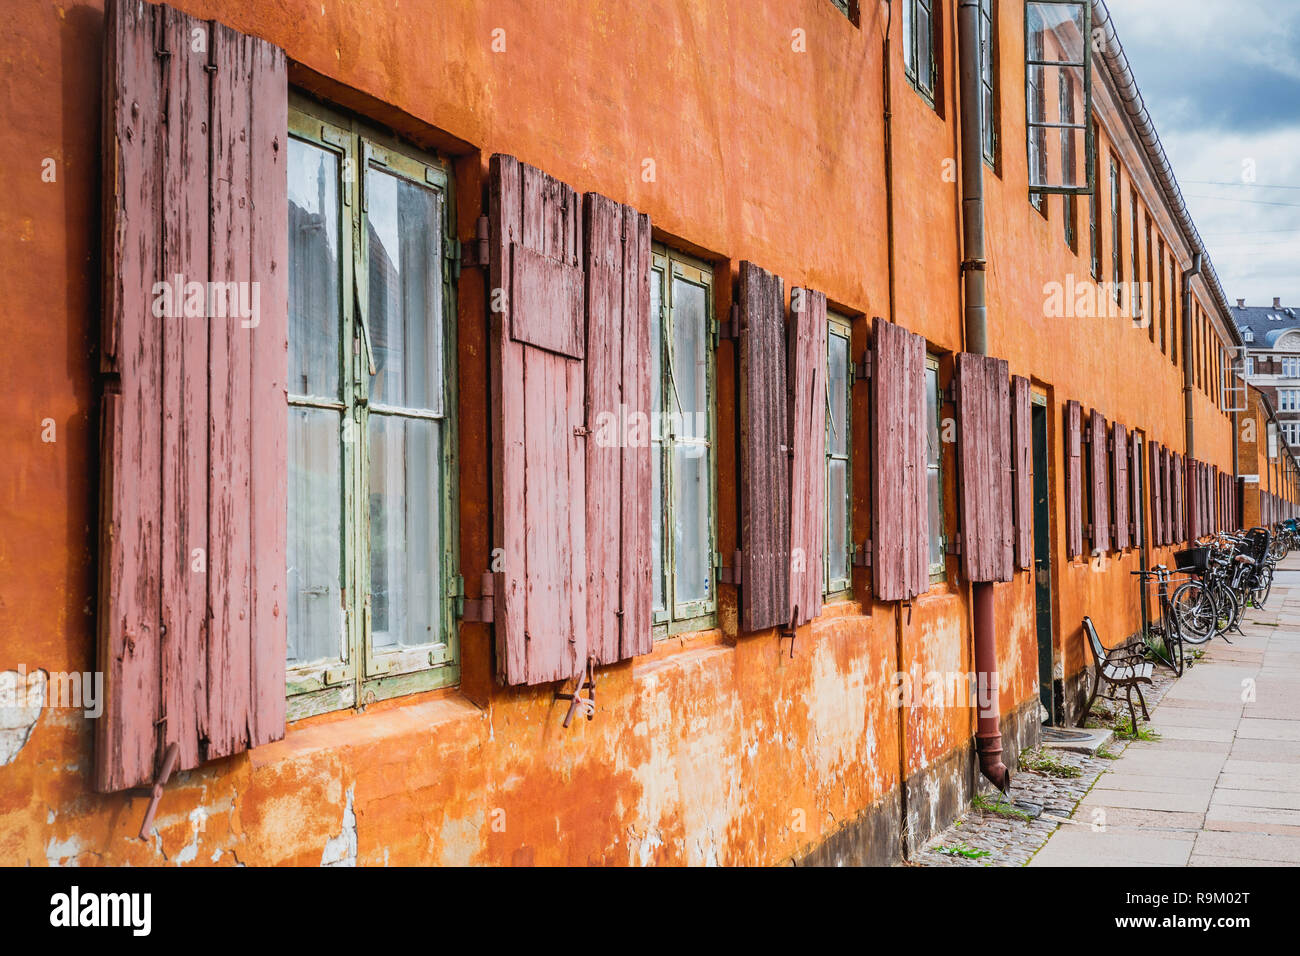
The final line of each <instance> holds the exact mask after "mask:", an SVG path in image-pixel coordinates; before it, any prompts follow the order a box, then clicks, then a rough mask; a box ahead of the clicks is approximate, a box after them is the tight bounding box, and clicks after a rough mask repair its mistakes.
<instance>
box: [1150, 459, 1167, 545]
mask: <svg viewBox="0 0 1300 956" xmlns="http://www.w3.org/2000/svg"><path fill="white" fill-rule="evenodd" d="M1148 449H1149V451H1151V455H1149V458H1151V481H1149V485H1151V493H1149V496H1148V497H1149V499H1151V542H1152V544H1153V545H1156V546H1160V545H1162V544H1165V516H1164V515H1165V510H1164V507H1161V496H1162V492H1164V488H1165V483H1164V480H1162V479H1161V472H1160V455H1161V447H1160V442H1151V444H1149V445H1148Z"/></svg>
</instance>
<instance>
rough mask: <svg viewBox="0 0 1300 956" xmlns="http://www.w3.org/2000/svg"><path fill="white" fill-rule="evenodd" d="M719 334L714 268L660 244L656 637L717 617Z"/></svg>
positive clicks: (654, 445) (655, 333) (655, 343)
mask: <svg viewBox="0 0 1300 956" xmlns="http://www.w3.org/2000/svg"><path fill="white" fill-rule="evenodd" d="M716 334H717V323H716V320H715V318H714V300H713V270H712V268H711V267H710V266H709V265H708V264H707V263H705V262H702V261H700V260H698V259H695V258H692V257H691V256H687V255H685V254H684V253H681V252H678V251H677V250H675V249H670V248H668V247H666V246H662V245H659V244H655V245H654V246H653V248H652V250H651V267H650V337H651V345H652V347H651V359H650V380H651V393H652V394H651V408H652V421H651V424H650V435H651V452H652V461H653V464H652V473H653V475H652V482H653V486H654V488H653V494H652V499H653V500H652V508H653V511H654V513H653V514H652V516H651V522H652V531H651V535H652V538H653V556H652V558H653V560H652V563H653V588H652V590H653V597H652V600H651V614H652V618H651V623H652V626H653V633H654V636H655V638H656V639H659V638H663V637H668V636H670V635H673V634H680V633H682V632H683V631H693V630H703V629H705V628H709V627H714V626H715V625H716V623H717V608H718V604H717V581H716V576H715V575H716V569H717V565H718V557H717V475H716V471H717V468H716V459H715V447H716V446H715V444H714V435H715V434H716V433H717V422H716V415H717V410H716V407H715V406H716V403H715V395H716V391H715V381H716V375H717V370H716V367H715V366H716V359H715V351H714V346H715V337H716ZM689 350H693V351H694V352H695V357H694V361H693V362H691V361H690V356H689V355H688V354H686V353H687V352H688V351H689ZM700 512H705V513H704V514H700ZM692 531H694V533H695V534H696V537H695V538H694V540H690V538H689V537H688V536H689V535H690V534H691V533H692Z"/></svg>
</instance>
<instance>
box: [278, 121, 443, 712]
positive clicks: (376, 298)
mask: <svg viewBox="0 0 1300 956" xmlns="http://www.w3.org/2000/svg"><path fill="white" fill-rule="evenodd" d="M289 127H290V128H289V133H290V136H289V146H288V163H287V166H288V188H289V383H288V393H289V433H288V467H289V514H288V531H289V533H288V568H287V571H288V592H287V598H288V609H287V613H288V653H287V661H286V664H287V675H286V676H287V684H288V687H287V692H288V695H289V717H290V719H294V718H297V717H303V716H306V715H309V714H315V713H322V712H325V711H329V710H338V709H340V708H344V707H350V706H362V705H364V704H366V703H369V702H371V701H374V700H382V699H384V698H388V697H395V696H399V695H401V694H407V693H413V692H415V691H420V690H427V689H431V688H434V687H440V686H444V685H447V684H451V683H454V682H455V681H456V680H457V679H458V678H459V664H458V654H457V636H456V626H455V617H454V594H455V593H456V591H457V589H456V587H455V582H456V581H457V580H458V578H457V567H456V559H455V556H456V535H457V529H456V513H455V507H454V503H455V500H456V498H455V474H456V468H455V462H456V457H455V455H456V452H455V449H456V423H455V417H454V414H453V412H454V409H455V403H454V400H453V398H452V396H454V395H455V379H454V376H455V367H456V366H455V362H454V361H453V360H452V359H453V357H454V356H455V326H454V317H455V315H456V309H455V301H454V297H453V289H452V282H451V274H450V261H449V259H448V257H447V251H448V248H449V244H448V242H447V238H448V237H450V236H454V234H455V232H454V228H453V222H452V219H451V217H452V213H453V210H454V208H455V203H454V202H453V197H452V193H451V190H452V182H451V176H450V172H449V169H448V167H447V165H446V164H444V163H443V162H441V161H440V160H438V159H436V158H435V157H432V156H428V155H426V154H424V153H421V152H420V151H418V150H415V149H413V148H409V147H407V146H404V145H403V144H401V143H399V142H398V141H397V140H395V139H392V138H390V137H387V136H384V135H382V134H380V133H378V132H377V131H373V130H371V129H369V128H368V127H366V126H364V125H362V124H360V123H358V122H355V121H353V120H350V119H348V118H346V117H343V116H340V115H337V114H335V113H333V112H332V111H329V110H326V109H325V108H324V107H321V106H319V105H317V104H315V103H311V102H308V101H306V100H300V99H299V98H297V97H294V100H293V102H292V104H291V108H290V117H289Z"/></svg>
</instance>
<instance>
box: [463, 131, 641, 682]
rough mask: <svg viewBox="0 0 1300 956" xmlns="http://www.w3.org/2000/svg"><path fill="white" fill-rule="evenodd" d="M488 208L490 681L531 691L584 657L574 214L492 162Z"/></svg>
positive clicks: (568, 192) (537, 175)
mask: <svg viewBox="0 0 1300 956" xmlns="http://www.w3.org/2000/svg"><path fill="white" fill-rule="evenodd" d="M488 200H489V201H488V221H489V235H490V275H491V283H492V289H493V294H494V295H495V296H497V297H499V299H498V302H497V305H498V306H499V308H494V309H493V310H492V320H491V321H492V332H491V343H490V344H491V366H492V407H493V425H494V427H493V432H492V495H493V498H492V504H493V526H494V527H493V533H494V545H495V546H496V547H497V548H500V549H501V568H502V570H501V571H499V572H497V580H496V581H495V582H494V585H493V589H494V601H495V603H494V608H493V614H494V628H493V629H494V631H495V632H496V651H497V662H496V663H497V675H498V677H499V678H500V679H501V680H502V681H503V682H505V683H507V684H540V683H545V682H547V681H553V680H560V679H564V678H568V677H572V676H574V675H575V674H578V673H579V672H581V671H582V669H583V668H584V667H585V666H586V664H587V659H588V654H589V645H588V640H587V615H588V607H587V593H586V589H587V567H586V550H587V549H586V540H587V531H586V484H587V483H586V447H585V445H586V442H585V440H584V438H583V435H584V432H585V422H584V421H583V416H584V412H585V407H584V406H585V395H584V391H585V389H584V385H585V374H586V373H585V369H584V363H583V355H584V337H583V334H582V327H583V311H584V307H583V280H582V267H581V265H580V259H581V256H582V251H583V245H582V214H581V210H580V205H579V198H578V194H577V193H576V192H574V191H573V189H571V188H570V187H569V186H567V185H566V184H564V183H562V182H560V181H559V180H557V179H554V178H552V177H551V176H548V175H547V174H546V173H544V172H542V171H541V170H539V169H535V168H534V167H532V166H529V165H527V164H526V163H521V162H519V160H517V159H515V158H514V157H513V156H504V155H501V154H497V155H494V156H493V157H492V160H491V164H490V182H489V189H488ZM648 358H649V357H648V356H647V361H648Z"/></svg>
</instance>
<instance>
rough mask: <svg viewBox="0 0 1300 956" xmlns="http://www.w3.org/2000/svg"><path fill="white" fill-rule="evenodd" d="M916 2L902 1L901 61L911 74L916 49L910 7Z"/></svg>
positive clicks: (914, 68)
mask: <svg viewBox="0 0 1300 956" xmlns="http://www.w3.org/2000/svg"><path fill="white" fill-rule="evenodd" d="M915 2H916V0H903V61H904V64H905V65H906V66H907V69H908V71H909V72H911V73H916V48H915V46H914V45H913V42H912V41H913V33H914V30H913V27H912V19H913V14H912V5H913V4H914V3H915Z"/></svg>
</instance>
